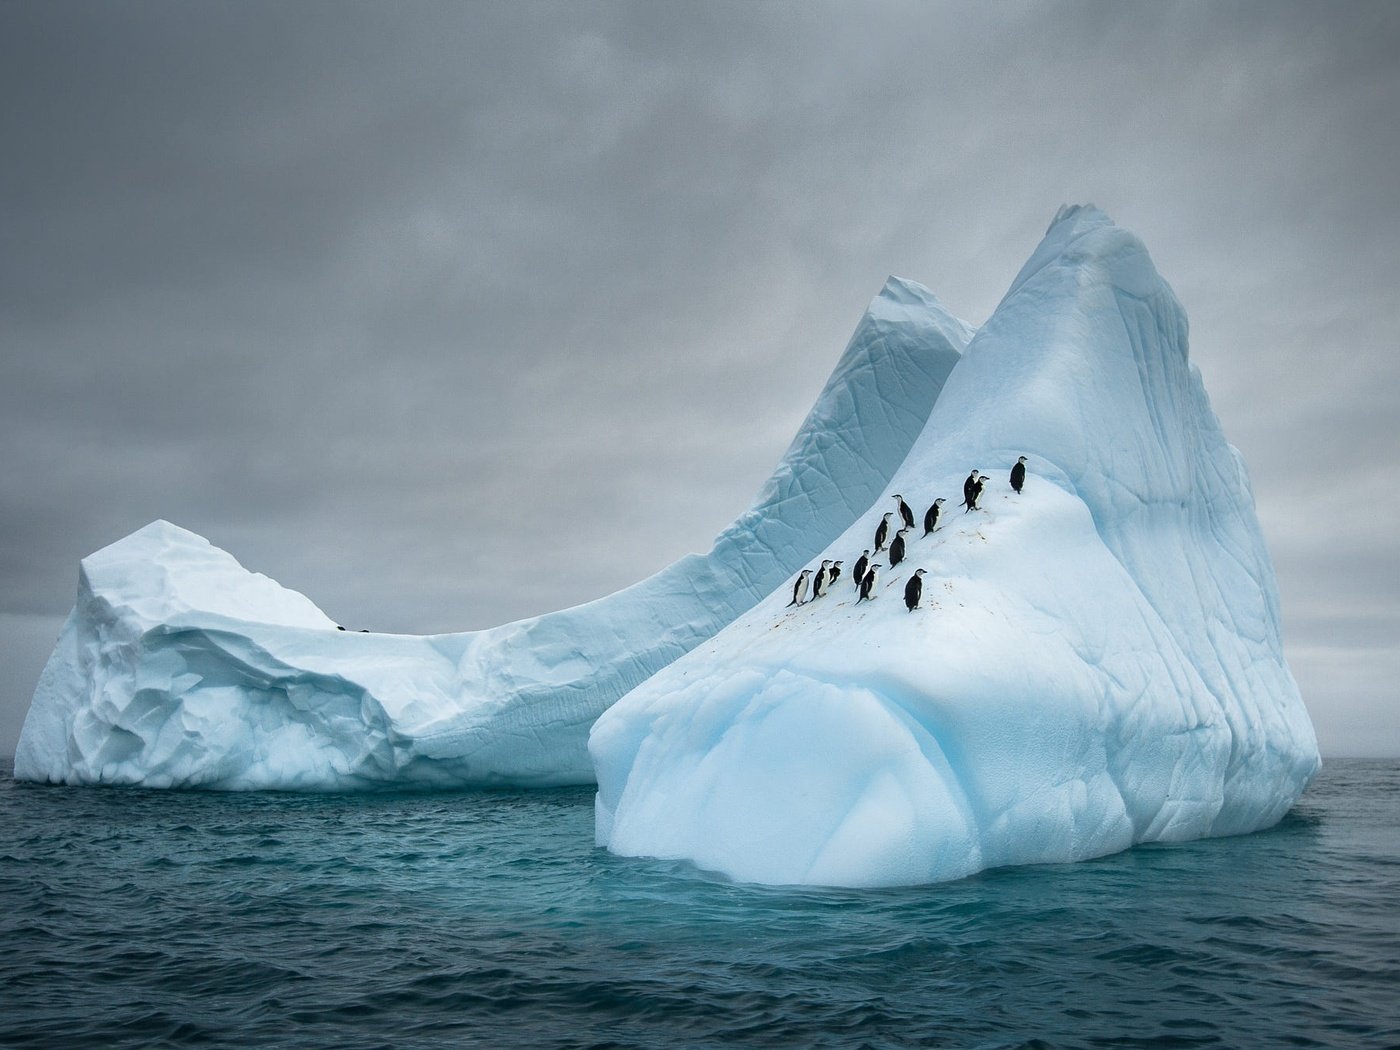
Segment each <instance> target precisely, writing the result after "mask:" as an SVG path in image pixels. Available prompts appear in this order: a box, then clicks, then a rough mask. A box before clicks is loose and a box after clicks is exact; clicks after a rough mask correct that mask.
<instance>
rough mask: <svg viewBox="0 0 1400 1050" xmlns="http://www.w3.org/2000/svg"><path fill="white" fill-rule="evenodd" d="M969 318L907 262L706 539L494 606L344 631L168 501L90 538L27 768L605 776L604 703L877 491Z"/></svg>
mask: <svg viewBox="0 0 1400 1050" xmlns="http://www.w3.org/2000/svg"><path fill="white" fill-rule="evenodd" d="M971 334H972V333H971V330H970V329H969V328H968V327H967V326H966V325H965V324H963V323H962V322H961V321H958V320H957V319H955V318H954V317H952V316H951V315H950V314H949V313H948V312H947V311H945V310H944V309H943V308H942V307H941V306H940V305H939V304H938V302H937V301H936V300H935V299H934V297H933V296H932V295H931V294H930V293H929V292H928V291H926V290H925V289H923V288H920V287H919V286H917V285H915V284H912V283H909V282H905V281H900V280H897V279H891V280H890V281H889V283H888V284H887V285H886V286H885V288H884V289H883V290H882V291H881V293H880V294H879V295H878V296H877V297H876V298H875V300H874V301H873V302H872V303H871V305H870V308H869V310H868V311H867V313H866V315H865V316H864V318H862V320H861V322H860V323H859V325H858V326H857V328H856V331H855V334H854V335H853V336H852V338H851V341H850V344H849V345H848V346H847V348H846V351H845V353H844V355H843V356H842V357H841V359H840V360H839V361H838V363H837V365H836V368H835V370H834V372H833V374H832V376H831V378H830V380H829V381H828V383H827V385H826V387H825V388H824V389H823V391H822V393H821V394H820V396H819V397H818V399H817V402H816V404H815V406H814V407H813V408H812V411H811V413H810V414H809V415H808V417H807V419H806V421H805V423H804V424H803V426H802V428H801V430H800V431H799V433H798V434H797V437H796V438H795V439H794V441H793V443H792V446H791V447H790V448H789V450H788V452H787V454H786V455H785V457H784V458H783V460H782V462H781V463H780V464H779V465H778V468H777V470H776V471H775V472H774V474H773V476H772V477H771V479H770V480H769V481H768V483H767V484H766V486H765V487H764V488H763V490H762V491H761V492H760V494H759V496H758V498H757V500H756V502H755V503H754V505H753V507H752V508H751V509H750V510H748V511H747V512H746V513H745V514H744V515H743V516H741V517H740V518H739V519H738V520H737V521H735V522H734V524H733V525H732V526H730V527H729V528H728V529H726V530H725V531H724V532H723V533H721V534H720V536H719V537H718V538H717V539H716V541H715V544H714V547H713V549H712V550H711V551H710V552H709V553H708V554H706V555H703V556H700V555H692V556H689V557H687V558H683V559H681V560H680V561H679V562H677V563H676V564H674V565H672V566H670V567H669V568H667V569H665V570H663V571H661V572H659V573H657V574H656V575H655V576H652V577H651V578H649V579H647V580H644V581H642V582H641V583H638V584H636V585H634V586H632V587H630V588H628V589H626V590H623V591H620V592H618V593H616V594H613V595H611V596H609V597H606V598H602V599H600V600H598V601H595V602H591V603H589V604H587V605H582V606H579V607H577V608H573V609H567V610H564V611H562V612H557V613H552V614H549V615H545V616H540V617H537V618H534V619H529V620H522V621H520V622H518V623H512V624H507V625H505V626H502V627H498V628H494V629H492V630H486V631H479V632H474V633H468V634H450V635H439V636H434V637H412V636H403V635H383V634H359V633H347V632H341V631H337V630H336V629H335V625H334V624H333V623H332V622H331V621H330V620H329V619H328V618H327V617H326V616H325V615H324V614H322V613H321V612H320V610H318V609H317V608H316V607H315V605H313V604H312V603H311V602H310V601H309V600H308V599H307V598H305V597H303V596H302V595H300V594H297V593H295V592H292V591H288V590H286V589H284V588H282V587H280V586H278V585H277V584H276V583H274V582H273V581H271V580H268V579H267V578H265V577H263V576H259V575H255V574H252V573H249V572H247V571H246V570H244V569H243V568H242V567H241V566H240V565H239V564H238V563H237V562H236V561H235V560H234V559H233V558H232V557H231V556H230V555H228V554H226V553H225V552H223V551H221V550H218V549H217V548H214V547H212V546H211V545H210V544H209V543H208V542H207V541H206V540H204V539H202V538H201V537H199V536H196V535H194V534H193V533H190V532H187V531H185V530H183V529H180V528H177V527H175V526H173V525H170V524H168V523H166V522H163V521H157V522H154V523H153V524H151V525H148V526H146V527H145V528H143V529H141V530H139V531H138V532H135V533H133V534H132V535H130V536H127V537H126V538H124V539H122V540H119V541H117V542H116V543H114V544H112V545H111V546H109V547H106V548H104V549H103V550H100V551H98V552H96V553H95V554H92V555H90V556H89V557H87V558H85V559H83V561H82V563H81V567H80V573H79V586H78V598H77V603H76V605H75V606H74V609H73V612H72V614H71V615H70V616H69V618H68V621H67V623H66V624H65V626H64V628H63V631H62V634H61V636H60V638H59V640H58V644H57V646H56V647H55V649H54V652H53V655H52V656H51V657H50V659H49V662H48V665H47V666H46V668H45V670H44V672H43V675H42V676H41V678H40V681H39V684H38V687H37V689H36V691H35V694H34V699H33V702H32V704H31V706H30V710H29V714H28V717H27V719H26V721H25V724H24V729H23V731H22V733H21V736H20V741H19V747H18V749H17V754H16V756H15V776H16V777H17V778H19V779H21V780H34V781H48V782H54V783H70V784H140V785H145V786H148V787H200V788H230V789H243V788H284V789H304V790H363V789H370V788H376V787H405V786H415V785H417V786H443V787H452V786H469V785H477V786H483V785H495V784H511V785H549V784H566V783H591V782H592V780H593V769H592V765H591V763H590V761H589V757H588V753H587V747H586V744H587V735H588V730H589V727H590V726H591V725H592V724H593V721H594V720H595V719H596V718H597V717H598V715H599V714H600V713H602V711H603V710H604V709H606V708H607V707H608V705H609V704H611V703H613V702H614V701H615V700H616V699H617V698H618V697H620V696H621V695H622V694H623V693H625V692H627V691H628V690H629V689H631V688H632V687H634V686H636V685H639V684H640V683H642V682H643V681H645V680H646V679H647V678H648V677H649V676H650V675H652V674H654V673H655V672H656V671H658V670H659V669H661V668H662V667H664V666H665V665H666V664H668V663H670V662H671V661H672V660H674V659H676V658H677V657H678V656H680V655H682V654H683V653H685V652H686V651H688V650H689V649H691V648H693V647H694V646H695V645H697V644H699V643H700V642H702V641H704V640H705V639H706V638H709V637H710V636H711V635H713V634H714V633H715V632H716V631H718V630H719V629H720V628H721V627H723V626H724V625H725V624H727V623H728V622H730V621H731V620H732V619H733V618H734V617H735V616H737V615H739V614H740V613H742V612H744V611H745V610H747V609H749V608H750V607H752V606H753V605H754V603H755V602H757V601H758V600H759V599H760V598H762V597H764V596H765V595H767V594H768V593H769V592H770V591H771V590H772V589H773V588H774V587H777V586H780V585H781V584H782V582H783V581H784V580H785V579H786V578H787V576H788V575H789V574H790V573H791V572H793V571H794V570H796V569H797V568H798V567H800V566H801V565H803V564H804V563H805V562H806V561H807V560H808V559H809V558H811V557H812V556H813V555H814V554H816V553H817V552H818V551H820V550H821V549H822V548H823V547H825V546H826V545H827V544H828V543H829V542H830V541H831V539H832V538H833V537H835V536H837V535H839V534H840V533H841V532H842V531H844V530H845V529H846V528H847V526H849V525H850V523H851V522H852V521H853V520H854V519H855V517H856V515H858V514H860V513H861V512H863V511H864V510H865V508H866V507H868V506H869V504H870V501H871V500H872V499H874V498H875V497H876V496H877V495H878V494H879V492H880V491H881V490H882V489H883V487H884V485H885V483H886V482H887V481H888V479H889V477H890V476H891V475H892V474H893V473H894V471H895V469H896V468H897V467H898V466H899V464H900V463H901V462H903V460H904V458H905V455H906V453H907V452H908V451H909V447H910V445H911V444H912V442H913V441H914V439H915V437H917V436H918V434H919V433H920V431H921V430H922V428H923V425H924V421H925V420H926V419H927V418H928V414H929V411H930V409H931V408H932V406H933V404H934V401H935V400H936V399H937V397H938V396H939V391H940V390H941V389H942V386H943V383H944V381H945V379H946V378H947V376H948V374H949V372H950V371H951V369H952V367H953V365H954V364H955V363H956V361H957V360H958V355H959V352H960V351H961V349H962V348H963V347H964V346H965V345H966V343H967V341H968V339H969V338H970V337H971Z"/></svg>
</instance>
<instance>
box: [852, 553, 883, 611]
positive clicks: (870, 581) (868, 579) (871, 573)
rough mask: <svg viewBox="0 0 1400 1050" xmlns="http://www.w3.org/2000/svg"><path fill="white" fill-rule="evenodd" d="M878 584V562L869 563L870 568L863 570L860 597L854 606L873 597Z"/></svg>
mask: <svg viewBox="0 0 1400 1050" xmlns="http://www.w3.org/2000/svg"><path fill="white" fill-rule="evenodd" d="M879 582H880V565H879V563H878V562H871V563H870V568H868V569H866V570H865V578H864V579H863V580H861V581H860V597H859V598H857V599H856V604H857V605H859V604H860V603H861V602H868V601H870V600H871V599H872V598H874V597H875V585H876V584H877V583H879Z"/></svg>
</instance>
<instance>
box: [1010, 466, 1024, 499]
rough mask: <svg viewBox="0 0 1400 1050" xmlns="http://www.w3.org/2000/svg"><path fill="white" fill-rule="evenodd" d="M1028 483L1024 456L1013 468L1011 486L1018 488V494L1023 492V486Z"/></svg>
mask: <svg viewBox="0 0 1400 1050" xmlns="http://www.w3.org/2000/svg"><path fill="white" fill-rule="evenodd" d="M1025 483H1026V457H1025V456H1022V457H1021V458H1020V459H1018V460H1017V461H1016V465H1015V466H1014V467H1012V468H1011V487H1012V488H1013V489H1015V490H1016V494H1017V495H1018V496H1019V495H1020V494H1021V486H1022V485H1024V484H1025Z"/></svg>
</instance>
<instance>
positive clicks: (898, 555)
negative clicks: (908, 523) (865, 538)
mask: <svg viewBox="0 0 1400 1050" xmlns="http://www.w3.org/2000/svg"><path fill="white" fill-rule="evenodd" d="M908 531H909V530H908V529H907V528H905V529H900V530H899V531H898V532H896V533H895V534H894V539H892V540H890V568H891V569H893V568H894V567H895V566H896V565H898V564H899V563H900V562H902V561H903V560H904V534H905V533H906V532H908Z"/></svg>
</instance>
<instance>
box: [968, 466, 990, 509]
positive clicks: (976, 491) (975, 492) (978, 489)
mask: <svg viewBox="0 0 1400 1050" xmlns="http://www.w3.org/2000/svg"><path fill="white" fill-rule="evenodd" d="M991 480H992V479H991V478H989V477H987V475H985V474H979V475H977V480H976V482H974V483H973V486H972V492H971V493H969V494H968V498H969V499H970V500H972V502H971V503H969V504H968V505H967V510H965V511H963V513H964V514H966V513H967V511H969V510H976V509H977V501H978V500H979V499H981V498H982V486H983V485H985V484H986V483H987V482H989V481H991Z"/></svg>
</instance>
